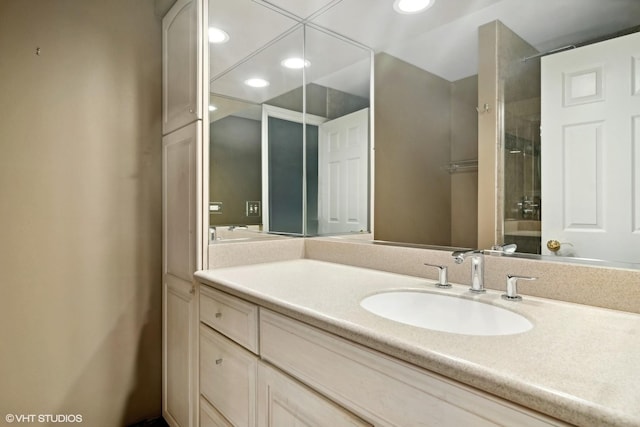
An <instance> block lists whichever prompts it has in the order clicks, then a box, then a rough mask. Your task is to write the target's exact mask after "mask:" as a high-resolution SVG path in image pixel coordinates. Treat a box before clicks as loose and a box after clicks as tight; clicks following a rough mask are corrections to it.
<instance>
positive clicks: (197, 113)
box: [162, 0, 202, 135]
mask: <svg viewBox="0 0 640 427" xmlns="http://www.w3.org/2000/svg"><path fill="white" fill-rule="evenodd" d="M199 5H200V1H199V0H178V1H177V2H176V4H175V5H173V7H172V8H171V9H170V10H169V12H167V14H166V15H165V17H164V18H163V20H162V102H163V105H162V107H163V108H162V133H163V135H166V134H168V133H170V132H172V131H174V130H176V129H178V128H180V127H182V126H184V125H186V124H189V123H191V122H193V121H195V120H197V119H201V118H202V108H201V106H200V103H199V102H198V92H199V87H200V76H201V70H200V69H201V68H202V67H201V63H202V59H201V58H200V56H201V55H200V46H201V44H202V40H201V38H202V37H201V34H202V30H201V28H200V26H199V22H200V21H199V19H198V15H199V14H198V8H199Z"/></svg>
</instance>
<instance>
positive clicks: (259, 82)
mask: <svg viewBox="0 0 640 427" xmlns="http://www.w3.org/2000/svg"><path fill="white" fill-rule="evenodd" d="M244 84H246V85H247V86H251V87H267V86H269V82H268V81H266V80H265V79H259V78H253V79H249V80H245V81H244Z"/></svg>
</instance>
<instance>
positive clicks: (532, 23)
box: [209, 0, 640, 103]
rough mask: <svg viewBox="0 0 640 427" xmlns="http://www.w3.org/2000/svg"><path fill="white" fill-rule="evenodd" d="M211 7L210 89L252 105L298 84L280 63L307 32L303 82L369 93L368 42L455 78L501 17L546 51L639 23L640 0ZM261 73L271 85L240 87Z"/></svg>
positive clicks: (278, 2) (469, 70)
mask: <svg viewBox="0 0 640 427" xmlns="http://www.w3.org/2000/svg"><path fill="white" fill-rule="evenodd" d="M209 9H210V13H209V15H210V16H209V19H210V24H211V25H212V26H217V27H219V28H222V29H224V30H225V31H226V32H227V33H228V34H229V35H230V40H229V42H228V43H225V44H222V45H213V44H212V45H210V46H211V67H210V70H211V79H212V92H216V93H219V94H223V95H225V96H229V97H231V98H235V99H243V100H248V101H250V102H255V103H261V102H264V101H265V100H267V99H270V98H273V97H274V96H277V95H279V94H282V93H285V92H286V91H288V90H291V89H293V88H295V87H299V86H300V85H301V82H302V72H301V70H284V69H283V68H282V67H281V66H280V61H281V60H282V59H284V58H285V57H287V56H292V55H298V56H301V55H302V52H303V40H304V38H305V37H306V40H307V43H306V45H304V49H305V51H304V53H305V56H306V58H307V59H308V60H309V61H310V62H311V65H310V66H309V67H307V68H306V76H305V77H306V80H305V81H306V82H317V83H319V84H324V85H326V86H330V87H334V88H336V89H339V90H344V91H348V92H351V93H354V94H358V95H361V96H362V95H364V96H368V82H367V81H366V80H367V78H366V76H368V71H369V63H368V62H369V51H368V50H367V48H369V49H371V50H373V51H374V52H376V53H377V52H387V53H389V54H390V55H393V56H395V57H397V58H399V59H402V60H404V61H406V62H409V63H411V64H413V65H416V66H418V67H420V68H422V69H425V70H427V71H429V72H431V73H433V74H436V75H438V76H440V77H442V78H445V79H447V80H449V81H455V80H458V79H461V78H464V77H468V76H471V75H474V74H476V73H477V63H478V58H477V51H478V27H479V26H481V25H483V24H485V23H488V22H491V21H493V20H496V19H498V20H500V21H502V22H503V23H504V24H505V25H506V26H507V27H509V28H511V29H512V30H513V31H514V32H515V33H517V34H518V35H520V36H521V37H522V38H523V39H525V40H526V41H528V42H529V43H530V44H531V45H533V46H534V47H535V48H536V49H538V51H540V52H545V51H549V50H551V49H555V48H558V47H561V46H565V45H568V44H577V43H582V42H585V41H588V40H593V39H595V38H599V37H602V36H604V35H607V34H611V33H614V32H617V31H619V30H621V29H625V28H629V27H632V26H635V25H638V23H640V1H639V0H535V1H534V0H435V4H434V5H433V6H432V7H431V8H429V9H428V10H426V11H425V12H423V13H420V14H416V15H401V14H398V13H396V12H395V11H394V10H393V0H305V1H300V0H268V1H267V0H210V7H209ZM301 23H307V24H310V25H308V26H306V27H305V28H304V29H303V27H302V25H301ZM323 29H327V30H329V32H327V31H324V30H323ZM305 32H306V34H305ZM330 33H335V35H338V36H339V37H334V36H333V35H331V34H330ZM345 40H351V41H354V42H356V43H355V44H353V43H349V42H348V41H345ZM258 75H261V76H264V78H267V79H268V80H269V81H270V82H271V85H270V86H269V87H268V88H263V89H260V90H257V91H256V90H255V89H252V90H248V89H247V88H246V87H243V85H242V84H241V82H243V81H244V80H245V79H246V78H249V76H258ZM354 76H355V77H354ZM363 79H364V80H363Z"/></svg>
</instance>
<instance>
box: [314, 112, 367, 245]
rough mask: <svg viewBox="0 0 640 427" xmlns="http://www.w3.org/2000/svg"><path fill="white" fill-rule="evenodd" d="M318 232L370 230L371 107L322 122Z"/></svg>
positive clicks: (319, 148) (319, 153) (319, 150)
mask: <svg viewBox="0 0 640 427" xmlns="http://www.w3.org/2000/svg"><path fill="white" fill-rule="evenodd" d="M319 133H320V135H319V141H318V185H319V191H318V232H319V233H320V234H327V233H347V232H360V231H367V230H368V203H369V200H368V197H367V194H368V191H367V189H368V185H369V183H368V170H369V169H368V162H369V157H368V147H369V109H368V108H365V109H363V110H360V111H356V112H355V113H351V114H348V115H346V116H343V117H340V118H338V119H335V120H331V121H328V122H326V123H323V124H321V125H320V131H319Z"/></svg>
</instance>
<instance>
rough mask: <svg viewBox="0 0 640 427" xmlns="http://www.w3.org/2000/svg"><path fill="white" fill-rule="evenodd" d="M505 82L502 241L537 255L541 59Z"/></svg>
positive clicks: (515, 68) (518, 69) (522, 67)
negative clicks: (514, 244)
mask: <svg viewBox="0 0 640 427" xmlns="http://www.w3.org/2000/svg"><path fill="white" fill-rule="evenodd" d="M510 71H512V72H511V73H507V76H506V79H505V81H504V85H503V88H504V100H505V102H504V151H503V152H504V241H505V243H516V244H517V245H518V252H524V253H534V254H539V253H540V225H541V221H540V207H541V200H540V89H539V88H540V60H539V59H534V60H530V61H527V62H522V61H518V63H517V66H513V67H512V68H511V70H510Z"/></svg>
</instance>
